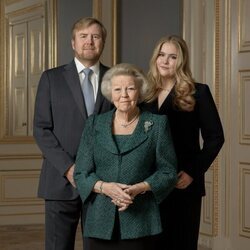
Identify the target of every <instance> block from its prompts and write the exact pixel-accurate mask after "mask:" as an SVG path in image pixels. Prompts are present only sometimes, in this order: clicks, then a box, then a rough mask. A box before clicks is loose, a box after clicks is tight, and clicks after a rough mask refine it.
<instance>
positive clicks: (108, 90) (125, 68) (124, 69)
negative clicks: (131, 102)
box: [101, 63, 150, 103]
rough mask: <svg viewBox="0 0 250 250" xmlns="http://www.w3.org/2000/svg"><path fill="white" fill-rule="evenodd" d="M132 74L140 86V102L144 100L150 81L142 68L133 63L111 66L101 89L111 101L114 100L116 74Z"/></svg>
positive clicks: (104, 77)
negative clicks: (113, 89) (113, 82)
mask: <svg viewBox="0 0 250 250" xmlns="http://www.w3.org/2000/svg"><path fill="white" fill-rule="evenodd" d="M124 75H125V76H132V77H134V78H135V83H136V86H137V87H138V88H139V100H138V103H141V102H143V101H144V99H145V97H146V96H147V93H148V91H149V86H150V85H149V82H148V79H147V77H146V76H145V74H144V73H143V71H142V70H141V69H139V68H138V67H136V66H135V65H133V64H129V63H120V64H117V65H115V66H113V67H112V68H110V69H109V70H108V71H107V72H106V73H105V75H104V76H103V79H102V84H101V91H102V94H103V96H105V97H106V98H107V99H108V100H109V101H110V102H112V78H113V77H114V76H124Z"/></svg>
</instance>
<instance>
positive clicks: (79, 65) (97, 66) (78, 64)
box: [74, 57, 100, 75]
mask: <svg viewBox="0 0 250 250" xmlns="http://www.w3.org/2000/svg"><path fill="white" fill-rule="evenodd" d="M74 60H75V64H76V68H77V72H78V74H79V73H80V72H82V70H83V69H85V68H86V67H85V66H84V65H83V64H82V63H81V62H80V61H79V60H78V59H77V58H76V57H75V58H74ZM90 69H92V70H93V72H94V73H95V74H96V75H98V74H99V71H100V62H99V61H98V62H97V63H96V64H95V65H93V66H91V67H90Z"/></svg>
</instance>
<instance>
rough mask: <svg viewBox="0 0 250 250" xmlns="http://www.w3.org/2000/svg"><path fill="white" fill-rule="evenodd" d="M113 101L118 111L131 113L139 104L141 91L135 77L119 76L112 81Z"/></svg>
mask: <svg viewBox="0 0 250 250" xmlns="http://www.w3.org/2000/svg"><path fill="white" fill-rule="evenodd" d="M111 83H112V101H113V103H114V105H115V107H116V108H117V110H118V111H121V112H128V113H129V112H131V111H133V110H134V109H135V108H136V106H137V102H138V98H139V89H138V87H137V84H136V81H135V78H134V77H133V76H127V75H119V76H114V77H113V78H112V79H111Z"/></svg>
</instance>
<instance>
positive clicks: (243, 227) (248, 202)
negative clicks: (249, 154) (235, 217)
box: [239, 162, 250, 238]
mask: <svg viewBox="0 0 250 250" xmlns="http://www.w3.org/2000/svg"><path fill="white" fill-rule="evenodd" d="M239 176H240V189H239V197H240V209H239V212H240V214H239V218H240V220H239V233H240V235H241V236H244V237H247V238H250V216H249V211H250V195H249V191H250V162H240V166H239Z"/></svg>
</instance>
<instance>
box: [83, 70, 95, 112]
mask: <svg viewBox="0 0 250 250" xmlns="http://www.w3.org/2000/svg"><path fill="white" fill-rule="evenodd" d="M83 73H84V74H85V77H84V80H83V84H82V91H83V95H84V100H85V106H86V109H87V113H88V116H90V115H91V114H93V112H94V108H95V97H94V90H93V85H92V83H91V81H90V76H91V74H92V73H93V71H92V70H91V69H89V68H85V69H83Z"/></svg>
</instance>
